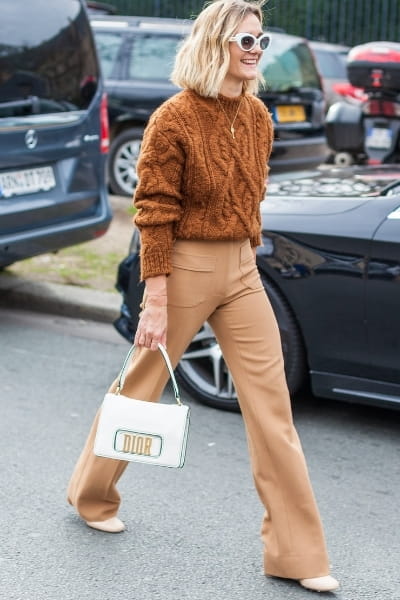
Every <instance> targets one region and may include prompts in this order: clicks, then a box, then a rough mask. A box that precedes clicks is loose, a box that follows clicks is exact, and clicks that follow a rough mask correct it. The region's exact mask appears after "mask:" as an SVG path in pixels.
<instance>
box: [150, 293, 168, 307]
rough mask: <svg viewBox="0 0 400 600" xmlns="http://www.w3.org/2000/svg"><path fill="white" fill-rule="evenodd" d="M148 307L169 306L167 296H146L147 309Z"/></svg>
mask: <svg viewBox="0 0 400 600" xmlns="http://www.w3.org/2000/svg"><path fill="white" fill-rule="evenodd" d="M147 306H157V307H162V306H167V294H146V298H145V307H147Z"/></svg>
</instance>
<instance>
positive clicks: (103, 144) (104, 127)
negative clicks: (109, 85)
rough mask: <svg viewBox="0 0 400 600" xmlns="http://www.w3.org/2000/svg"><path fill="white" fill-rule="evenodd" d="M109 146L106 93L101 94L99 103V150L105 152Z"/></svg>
mask: <svg viewBox="0 0 400 600" xmlns="http://www.w3.org/2000/svg"><path fill="white" fill-rule="evenodd" d="M109 148H110V129H109V126H108V102H107V94H103V97H102V99H101V104H100V151H101V153H102V154H106V153H107V152H108V150H109Z"/></svg>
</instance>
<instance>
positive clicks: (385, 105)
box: [364, 100, 400, 117]
mask: <svg viewBox="0 0 400 600" xmlns="http://www.w3.org/2000/svg"><path fill="white" fill-rule="evenodd" d="M364 113H365V114H367V115H371V116H374V117H381V116H385V117H398V116H400V106H399V104H398V103H397V102H390V101H389V100H369V101H368V102H366V104H365V106H364Z"/></svg>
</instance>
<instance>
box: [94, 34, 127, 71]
mask: <svg viewBox="0 0 400 600" xmlns="http://www.w3.org/2000/svg"><path fill="white" fill-rule="evenodd" d="M95 39H96V46H97V51H98V53H99V58H100V63H101V69H102V72H103V75H104V77H105V78H109V77H111V74H112V72H113V70H114V67H115V65H116V63H117V57H118V53H119V49H120V47H121V43H122V37H121V34H120V33H113V32H107V31H96V32H95Z"/></svg>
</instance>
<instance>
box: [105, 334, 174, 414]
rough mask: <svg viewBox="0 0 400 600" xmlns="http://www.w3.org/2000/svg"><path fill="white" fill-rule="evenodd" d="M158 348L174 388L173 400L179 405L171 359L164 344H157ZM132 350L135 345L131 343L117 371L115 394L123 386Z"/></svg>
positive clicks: (133, 350) (118, 392)
mask: <svg viewBox="0 0 400 600" xmlns="http://www.w3.org/2000/svg"><path fill="white" fill-rule="evenodd" d="M158 349H159V351H160V352H161V354H162V356H163V359H164V361H165V364H166V366H167V369H168V373H169V376H170V378H171V383H172V387H173V390H174V396H175V400H176V402H177V404H179V406H181V405H182V402H181V397H180V393H179V388H178V384H177V383H176V379H175V375H174V370H173V368H172V365H171V361H170V359H169V356H168V354H167V350H166V349H165V348H164V346H163V345H162V344H158ZM134 352H135V345H133V346H132V347H131V349H130V350H129V352H128V354H127V355H126V357H125V360H124V364H123V365H122V369H121V371H120V373H119V376H118V385H117V389H116V392H115V393H116V394H120V393H121V390H122V388H123V386H124V382H125V377H126V371H127V369H128V364H129V360H130V358H131V356H132V355H133V353H134Z"/></svg>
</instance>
